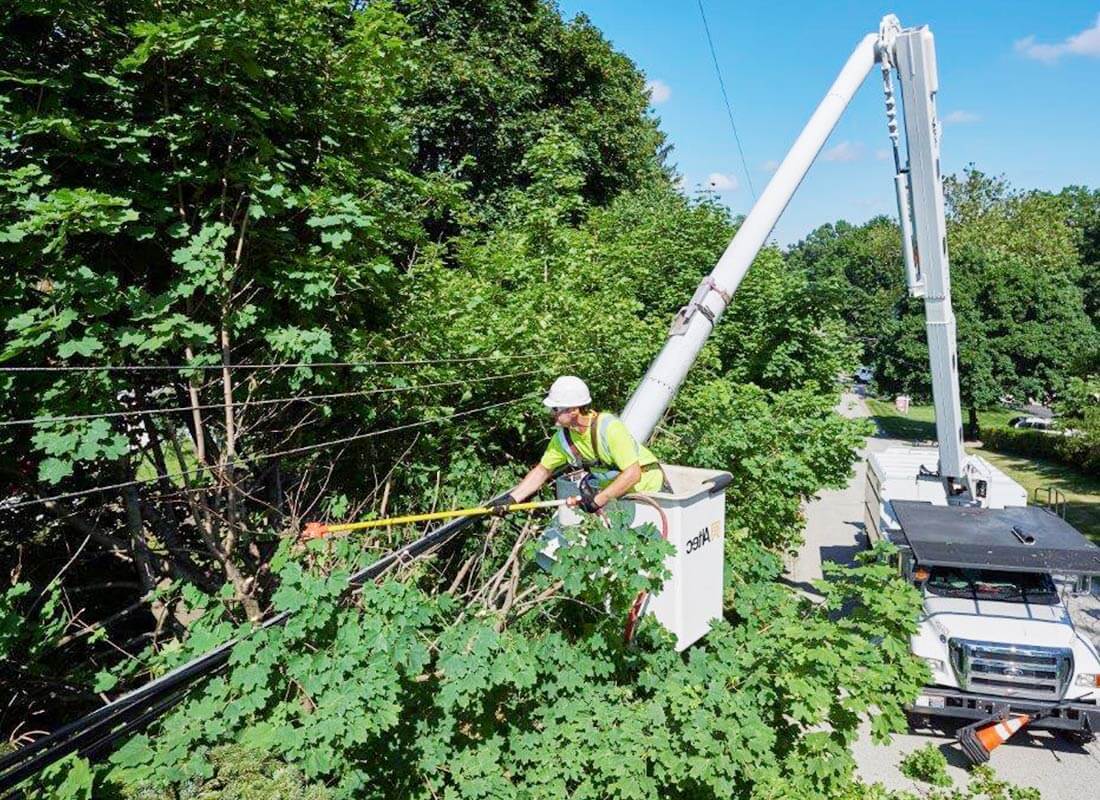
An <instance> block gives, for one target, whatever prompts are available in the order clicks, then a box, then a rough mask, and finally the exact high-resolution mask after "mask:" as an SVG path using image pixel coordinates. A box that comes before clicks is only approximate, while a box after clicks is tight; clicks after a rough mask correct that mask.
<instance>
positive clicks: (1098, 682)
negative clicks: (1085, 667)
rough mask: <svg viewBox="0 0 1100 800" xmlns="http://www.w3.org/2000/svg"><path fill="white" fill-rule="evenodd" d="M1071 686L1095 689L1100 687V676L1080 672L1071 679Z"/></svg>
mask: <svg viewBox="0 0 1100 800" xmlns="http://www.w3.org/2000/svg"><path fill="white" fill-rule="evenodd" d="M1073 685H1074V686H1088V687H1089V688H1090V689H1095V688H1096V687H1098V686H1100V674H1098V673H1095V672H1082V673H1081V674H1080V675H1078V676H1077V677H1076V678H1074V679H1073Z"/></svg>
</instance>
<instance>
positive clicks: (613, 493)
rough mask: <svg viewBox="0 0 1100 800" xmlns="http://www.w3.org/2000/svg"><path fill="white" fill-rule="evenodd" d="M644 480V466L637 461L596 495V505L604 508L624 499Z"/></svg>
mask: <svg viewBox="0 0 1100 800" xmlns="http://www.w3.org/2000/svg"><path fill="white" fill-rule="evenodd" d="M641 479H642V466H641V464H639V463H638V462H637V461H635V462H634V463H633V464H631V465H630V466H629V467H627V468H626V469H624V470H623V471H622V472H620V473H619V474H618V475H617V476H616V477H615V480H613V481H611V483H610V484H608V485H607V486H605V487H604V488H603V489H601V490H600V491H599V492H597V493H596V503H598V504H599V506H600V507H601V508H602V507H603V506H606V505H607V504H608V503H610V502H611V501H612V500H614V499H615V498H617V497H622V496H623V495H624V494H626V493H627V492H628V491H630V487H631V486H633V485H634V484H636V483H637V482H638V481H640V480H641Z"/></svg>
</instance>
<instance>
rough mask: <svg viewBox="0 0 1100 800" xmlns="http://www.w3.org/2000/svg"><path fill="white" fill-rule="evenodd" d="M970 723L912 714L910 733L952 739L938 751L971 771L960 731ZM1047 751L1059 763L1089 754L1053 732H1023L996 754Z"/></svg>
mask: <svg viewBox="0 0 1100 800" xmlns="http://www.w3.org/2000/svg"><path fill="white" fill-rule="evenodd" d="M968 724H969V722H966V721H959V720H952V719H950V718H946V717H938V718H937V717H923V716H921V715H914V714H910V715H909V733H911V734H912V735H914V736H935V737H943V738H948V739H951V740H952V741H950V742H944V743H943V744H941V745H939V751H940V752H941V753H943V756H944V758H946V759H947V763H948V764H950V765H951V766H953V767H959V768H960V769H965V770H969V769H970V768H971V767H972V766H973V765H972V764H971V763H970V760H969V759H968V758H967V757H966V755H965V754H964V753H963V751H962V749H961V747H960V745H959V743H958V735H959V733H958V732H959V729H960V728H963V727H964V726H965V725H968ZM1014 749H1020V750H1046V751H1048V752H1049V753H1050V754H1051V755H1052V756H1053V757H1054V758H1055V760H1059V759H1058V756H1059V754H1065V755H1087V754H1088V750H1087V749H1086V748H1085V747H1084V746H1082V744H1081V743H1080V742H1077V741H1075V740H1073V739H1071V738H1069V737H1068V736H1065V735H1064V734H1059V733H1056V732H1054V731H1046V730H1037V731H1031V730H1027V729H1025V730H1022V731H1020V732H1019V733H1017V734H1016V735H1015V736H1013V737H1012V738H1011V739H1009V740H1008V741H1007V742H1005V743H1004V744H1003V745H1001V746H1000V747H999V748H997V751H998V752H999V751H1002V750H1004V751H1005V752H1006V753H1010V752H1011V750H1014Z"/></svg>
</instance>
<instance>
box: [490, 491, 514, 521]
mask: <svg viewBox="0 0 1100 800" xmlns="http://www.w3.org/2000/svg"><path fill="white" fill-rule="evenodd" d="M515 502H517V501H516V498H515V497H513V496H512V493H511V492H508V494H503V495H501V496H500V497H494V498H493V499H492V500H490V501H489V503H488V506H487V507H488V508H491V509H493V516H494V517H503V516H504V515H505V514H507V513H508V506H510V505H512V504H513V503H515Z"/></svg>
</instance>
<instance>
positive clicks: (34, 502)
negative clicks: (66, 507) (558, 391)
mask: <svg viewBox="0 0 1100 800" xmlns="http://www.w3.org/2000/svg"><path fill="white" fill-rule="evenodd" d="M539 394H540V393H537V392H536V393H532V394H528V395H523V396H522V397H516V398H513V399H512V400H504V401H501V402H499V403H491V404H490V405H486V406H480V407H478V408H472V409H469V410H466V411H459V412H457V413H454V414H448V415H446V416H442V417H433V418H431V419H424V420H420V421H419V422H410V423H407V424H405V425H396V426H394V427H392V428H383V429H382V430H378V431H369V432H367V433H359V434H355V435H353V436H346V437H344V438H342V439H333V440H331V441H327V442H320V443H318V444H309V445H304V446H302V447H292V448H290V449H287V450H276V451H275V452H272V453H259V454H257V455H254V456H248V457H247V458H238V459H234V460H233V461H232V462H227V463H226V464H224V465H215V466H205V467H199V468H197V469H190V470H182V471H180V472H169V473H166V474H164V475H155V476H153V477H152V478H142V479H138V480H132V481H122V482H120V483H112V484H108V485H106V486H95V487H93V488H91V489H82V490H80V491H77V492H65V493H63V494H55V495H50V496H49V497H37V498H34V499H33V500H24V501H23V502H21V503H13V504H11V505H0V511H15V510H17V509H20V508H26V507H28V506H33V505H39V504H41V503H51V502H55V501H57V500H70V499H72V498H76V497H85V496H87V495H90V494H97V493H99V492H108V491H114V490H115V489H125V488H127V487H130V486H140V485H143V484H146V483H155V482H156V481H161V480H168V479H171V478H182V477H186V476H189V475H198V474H202V473H205V472H210V471H213V470H216V469H226V468H228V467H237V466H241V465H243V464H252V463H255V462H257V461H264V460H266V459H269V458H276V457H279V456H288V455H297V454H300V453H307V452H310V451H312V450H320V449H322V448H325V447H331V446H332V445H338V444H346V443H348V442H355V441H359V440H361V439H371V438H373V437H375V436H382V435H384V434H387V433H394V432H396V431H405V430H411V429H413V428H421V427H423V426H425V425H432V424H435V423H437V422H446V421H448V420H452V419H458V418H460V417H467V416H471V415H473V414H479V413H481V412H483V411H490V410H492V409H494V408H503V407H504V406H510V405H514V404H516V403H520V402H523V401H525V400H530V399H532V398H534V397H538V396H539Z"/></svg>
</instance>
